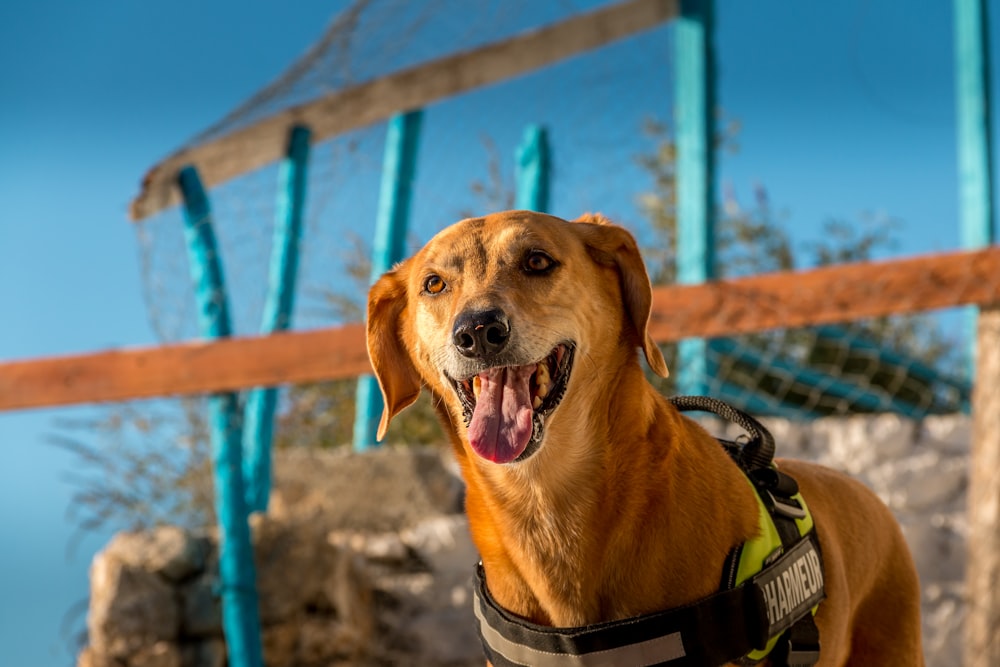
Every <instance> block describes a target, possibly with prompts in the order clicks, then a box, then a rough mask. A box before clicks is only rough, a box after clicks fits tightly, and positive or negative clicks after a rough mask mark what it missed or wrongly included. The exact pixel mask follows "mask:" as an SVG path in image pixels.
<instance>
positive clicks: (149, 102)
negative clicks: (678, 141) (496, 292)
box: [0, 0, 1000, 667]
mask: <svg viewBox="0 0 1000 667" xmlns="http://www.w3.org/2000/svg"><path fill="white" fill-rule="evenodd" d="M342 4H343V3H339V2H320V1H318V0H298V1H297V2H295V3H278V2H268V3H265V2H250V3H247V2H235V1H231V0H225V1H215V0H213V1H209V2H205V1H200V2H195V1H193V0H178V1H177V2H173V3H169V4H164V3H142V2H125V1H122V0H119V1H109V0H93V1H91V2H67V1H63V2H55V1H46V0H42V1H40V2H34V3H14V2H8V3H3V4H2V5H0V63H3V65H2V67H0V100H2V105H0V120H2V122H0V146H2V150H0V194H2V201H3V203H4V212H5V216H4V220H3V222H2V223H0V313H3V314H4V315H3V316H0V323H2V326H0V359H20V358H29V357H40V356H48V355H56V354H66V353H74V352H85V351H91V350H97V349H105V348H110V347H117V346H125V345H140V344H150V343H152V342H153V335H152V333H151V331H150V328H149V326H148V324H147V320H146V312H145V308H144V305H143V303H142V296H141V289H140V282H139V278H140V273H139V266H138V262H137V250H136V244H135V237H134V234H133V231H132V229H131V227H130V224H129V223H128V222H127V221H126V213H125V212H126V207H127V205H128V202H129V200H130V199H131V197H132V196H133V195H134V194H135V193H136V191H137V185H138V182H139V179H140V178H141V176H142V174H143V173H144V171H145V170H146V169H147V168H148V167H149V166H151V165H152V164H153V163H154V162H155V161H156V160H158V159H159V158H161V157H162V156H164V155H166V154H167V153H169V152H170V151H172V150H173V149H175V148H176V147H177V146H179V145H180V144H181V143H182V142H184V141H185V140H187V139H188V138H190V137H191V136H192V135H194V134H196V133H197V132H198V131H200V130H202V129H204V128H205V127H206V126H208V125H209V124H210V123H211V122H213V121H215V120H217V119H218V118H219V117H221V116H222V115H223V114H224V113H225V112H227V111H228V110H230V109H231V108H232V107H234V106H235V105H236V104H238V103H239V102H240V101H242V100H243V99H245V98H246V97H247V96H249V95H250V94H251V93H253V92H254V91H255V90H257V89H258V88H260V87H261V86H262V85H264V84H265V83H267V82H268V81H270V80H271V79H272V78H273V77H274V76H276V75H277V74H279V73H280V72H281V71H282V70H283V69H284V67H285V66H287V65H288V64H289V63H290V62H291V61H292V60H293V59H294V58H296V57H297V56H299V55H300V54H301V53H302V52H303V51H304V50H305V48H306V47H307V46H308V45H309V44H310V43H311V42H312V41H313V40H314V39H316V38H317V37H318V36H319V35H320V34H321V32H322V30H323V28H324V27H325V25H326V22H327V20H328V18H329V17H330V15H331V14H332V12H333V11H334V10H335V9H336V8H338V7H340V6H342ZM993 4H995V3H991V9H992V10H993V15H994V17H996V16H997V14H998V9H1000V8H997V7H995V6H992V5H993ZM292 6H294V11H290V10H289V7H292ZM718 7H719V17H718V41H719V61H720V62H719V64H720V78H719V87H720V103H721V105H722V106H723V107H724V109H725V111H726V113H727V115H729V116H731V117H735V118H738V119H739V120H740V121H741V123H742V126H743V131H742V134H741V136H740V146H741V148H740V151H739V153H737V154H735V155H727V156H725V157H724V158H723V161H722V165H721V181H722V183H723V184H728V185H730V186H731V187H733V188H734V189H735V190H736V191H737V192H738V193H739V194H740V196H741V197H742V198H743V199H744V200H749V199H750V198H751V194H752V189H753V187H754V184H756V183H764V184H766V185H767V187H768V189H769V192H770V195H771V199H772V201H773V202H774V204H775V205H776V206H778V207H779V208H782V209H785V210H786V211H787V225H788V227H789V228H790V230H791V231H792V233H793V235H794V236H795V237H796V238H797V239H799V240H805V239H808V238H810V237H814V236H815V233H816V230H817V229H818V223H819V222H820V221H822V220H824V219H827V218H830V217H843V218H849V219H857V216H858V215H859V214H860V213H861V212H864V211H869V212H873V213H886V214H891V215H894V216H897V217H899V218H901V219H903V220H904V221H905V222H906V227H905V228H904V236H903V243H902V247H901V248H900V249H899V251H900V252H904V253H917V252H930V251H938V250H949V249H954V248H956V247H957V246H958V231H957V198H956V188H955V178H956V176H955V139H954V103H953V97H952V94H953V93H952V87H953V71H952V69H953V66H952V61H951V58H952V51H953V47H952V33H951V10H950V7H949V3H945V2H941V3H922V4H921V6H920V9H919V10H918V9H916V8H915V6H914V5H912V4H910V3H899V2H896V1H894V0H849V1H844V2H840V3H832V4H831V3H827V4H826V5H823V6H822V8H820V5H817V4H815V3H787V2H779V1H778V0H766V1H764V0H761V1H759V2H754V3H748V2H742V1H739V0H724V1H720V2H719V3H718ZM994 23H995V21H994ZM993 28H994V33H995V32H996V30H995V28H996V26H995V25H994V26H993ZM998 70H1000V68H997V67H994V72H996V71H998ZM572 213H574V214H575V213H576V212H572ZM82 411H83V410H82V409H63V410H44V411H31V412H24V413H14V414H4V413H0V454H2V456H3V461H4V463H3V465H2V466H0V531H2V532H0V535H2V537H0V664H2V665H5V666H6V665H13V666H19V665H23V666H27V667H34V666H46V665H66V664H68V663H69V662H70V660H71V658H70V656H69V653H68V652H67V651H66V649H65V647H64V643H63V640H62V639H61V637H60V624H61V622H62V619H63V617H64V614H65V613H66V612H67V611H68V610H69V609H70V608H71V606H72V605H73V604H74V603H76V602H78V601H80V600H82V599H83V598H84V596H85V595H86V586H87V581H86V568H87V564H88V563H89V560H90V558H91V556H92V554H93V553H94V551H95V550H96V549H98V548H99V547H100V546H101V544H103V542H104V541H105V540H106V539H107V535H106V534H105V535H94V536H91V537H89V538H88V539H85V540H84V541H83V543H81V544H80V545H79V547H78V548H77V549H75V550H74V551H72V552H71V553H70V554H69V555H67V546H68V543H69V536H70V534H71V532H72V524H71V523H70V522H69V521H68V520H67V519H66V517H65V512H66V509H67V504H68V502H69V497H70V493H71V492H72V486H71V485H70V484H69V483H68V482H67V481H66V480H65V477H66V474H67V473H68V472H69V469H70V467H71V466H72V460H71V459H70V458H69V456H68V455H66V454H64V453H63V452H61V451H60V450H58V449H56V448H54V447H52V446H51V445H49V444H47V442H46V439H47V437H48V435H49V434H50V433H51V432H52V431H53V430H54V426H53V425H54V422H55V421H56V420H57V419H60V418H65V417H71V416H74V415H78V414H81V412H82Z"/></svg>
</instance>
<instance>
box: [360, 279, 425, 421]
mask: <svg viewBox="0 0 1000 667" xmlns="http://www.w3.org/2000/svg"><path fill="white" fill-rule="evenodd" d="M407 273H408V269H407V262H404V263H402V264H399V265H397V266H396V268H394V269H393V270H392V271H389V272H388V273H386V274H385V275H383V276H382V277H381V278H379V279H378V282H376V283H375V284H374V285H372V288H371V290H370V291H369V292H368V329H367V339H368V358H369V359H371V362H372V368H373V369H374V370H375V377H376V378H377V379H378V385H379V388H380V389H381V390H382V398H383V399H384V401H385V409H384V410H383V411H382V420H381V421H380V422H379V425H378V435H377V438H378V439H379V440H381V439H382V438H383V437H384V436H385V432H386V430H387V429H388V428H389V422H390V421H391V420H392V418H393V417H395V416H396V415H397V414H399V412H400V411H402V410H403V409H404V408H407V407H409V406H410V405H412V404H413V402H414V401H416V400H417V397H418V396H420V375H419V374H418V373H417V369H416V367H415V366H414V365H413V361H412V360H411V359H410V354H409V352H407V350H406V347H405V346H404V344H403V338H402V332H403V325H404V324H405V322H406V318H407V311H406V276H407Z"/></svg>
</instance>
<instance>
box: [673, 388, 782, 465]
mask: <svg viewBox="0 0 1000 667" xmlns="http://www.w3.org/2000/svg"><path fill="white" fill-rule="evenodd" d="M667 400H669V401H670V402H671V403H672V404H673V406H674V407H675V408H677V409H678V410H680V411H681V412H696V411H697V412H710V413H712V414H714V415H717V416H719V417H722V418H723V419H725V420H727V421H730V422H732V423H734V424H736V425H737V426H739V427H740V428H742V429H743V430H744V431H746V432H747V434H748V435H749V436H750V442H748V443H747V444H746V445H744V446H743V448H742V449H741V450H740V458H741V459H742V460H743V462H744V463H745V464H746V467H747V469H748V470H755V469H758V468H769V467H770V466H771V462H772V461H773V460H774V437H773V436H772V435H771V432H770V431H768V430H767V429H766V428H764V425H763V424H761V423H760V422H759V421H757V420H756V419H754V418H753V417H752V416H750V415H748V414H747V413H745V412H743V411H742V410H740V409H739V408H734V407H733V406H731V405H729V404H728V403H725V402H723V401H720V400H718V399H715V398H710V397H708V396H671V397H670V398H669V399H667Z"/></svg>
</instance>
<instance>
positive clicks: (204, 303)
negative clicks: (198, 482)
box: [178, 167, 263, 667]
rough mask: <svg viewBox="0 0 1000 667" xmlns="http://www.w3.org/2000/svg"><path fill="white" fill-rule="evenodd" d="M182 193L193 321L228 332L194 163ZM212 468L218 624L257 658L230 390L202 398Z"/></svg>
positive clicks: (240, 655) (230, 648)
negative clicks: (195, 312) (194, 307)
mask: <svg viewBox="0 0 1000 667" xmlns="http://www.w3.org/2000/svg"><path fill="white" fill-rule="evenodd" d="M178 185H179V186H180V190H181V193H182V195H183V198H184V237H185V240H186V242H187V252H188V259H189V262H190V265H191V278H192V280H193V281H194V286H195V300H196V302H197V305H198V325H199V328H200V330H201V335H202V336H204V337H205V338H225V337H227V336H229V335H230V334H231V333H232V329H231V325H230V322H229V305H228V302H227V298H226V289H225V284H224V282H223V279H222V263H221V261H220V260H219V252H218V248H217V246H216V243H215V233H214V231H213V230H212V213H211V209H210V207H209V203H208V196H207V195H206V194H205V190H204V188H203V187H202V184H201V179H200V178H199V176H198V172H197V171H196V170H195V169H194V167H185V168H184V169H182V170H181V172H180V174H179V175H178ZM208 410H209V429H210V433H211V438H212V456H213V467H214V473H215V509H216V513H217V514H218V520H219V541H220V544H219V550H220V554H219V578H220V580H221V587H222V627H223V632H224V633H225V637H226V650H227V652H228V654H229V665H230V666H231V667H260V666H261V665H262V664H263V659H262V657H261V656H262V654H261V640H260V618H259V616H258V610H257V586H256V572H255V569H254V562H253V549H252V547H251V544H250V526H249V524H248V523H247V509H246V500H245V497H244V495H243V467H242V461H241V458H242V456H241V451H240V449H241V447H240V432H241V430H242V428H241V424H240V409H239V397H238V396H237V395H236V394H235V393H232V392H224V393H218V394H214V395H212V396H210V397H209V399H208Z"/></svg>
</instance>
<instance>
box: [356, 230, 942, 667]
mask: <svg viewBox="0 0 1000 667" xmlns="http://www.w3.org/2000/svg"><path fill="white" fill-rule="evenodd" d="M650 303H651V292H650V284H649V279H648V277H647V275H646V271H645V268H644V266H643V264H642V260H641V258H640V255H639V252H638V249H637V247H636V243H635V241H634V239H633V238H632V236H631V235H630V234H629V233H628V232H627V231H626V230H625V229H623V228H621V227H618V226H616V225H612V224H609V223H607V222H606V221H605V220H603V219H602V218H600V217H598V216H587V217H585V218H583V219H581V220H580V221H576V222H566V221H563V220H560V219H558V218H554V217H551V216H548V215H542V214H538V213H531V212H526V211H513V212H506V213H497V214H494V215H489V216H486V217H484V218H474V219H469V220H463V221H461V222H459V223H457V224H455V225H453V226H451V227H449V228H447V229H445V230H444V231H442V232H441V233H439V234H438V235H437V236H435V237H434V238H433V239H432V240H431V241H430V242H429V243H428V244H427V245H426V246H425V247H424V248H423V249H422V250H420V251H419V252H418V253H417V254H416V255H415V256H414V257H412V258H410V259H408V260H406V261H404V262H402V263H401V264H399V265H398V266H396V267H395V268H394V269H393V270H392V271H390V272H388V273H387V274H385V275H384V276H383V277H382V278H381V279H380V280H379V281H378V282H377V283H376V284H375V285H374V287H373V288H372V290H371V293H370V298H369V303H368V349H369V353H370V356H371V360H372V365H373V367H374V369H375V373H376V375H377V377H378V380H379V383H380V385H381V387H382V392H383V395H384V398H385V413H384V414H383V416H382V423H381V425H380V427H379V437H380V438H381V437H382V435H383V434H384V432H385V430H386V428H387V426H388V424H389V421H390V420H391V419H392V417H393V416H394V415H396V414H397V413H398V412H399V411H400V410H402V409H404V408H406V407H407V406H408V405H410V404H411V403H413V401H415V400H416V398H417V396H418V394H419V392H420V389H421V387H426V388H427V389H428V390H429V391H430V393H431V395H432V397H433V400H434V404H435V406H436V407H437V411H438V413H439V416H440V418H441V421H442V422H443V424H444V428H445V430H446V431H447V433H448V434H449V436H450V438H451V440H452V442H453V445H454V449H455V453H456V456H457V458H458V461H459V463H460V466H461V469H462V473H463V476H464V478H465V481H466V484H467V487H468V490H467V503H466V504H467V511H468V515H469V524H470V527H471V530H472V535H473V538H474V541H475V543H476V546H477V547H478V549H479V552H480V555H481V557H482V562H483V567H484V569H485V574H486V581H487V584H488V588H489V590H490V592H492V594H493V597H494V598H495V600H496V601H497V602H498V603H499V604H500V605H501V606H502V607H503V608H505V609H506V610H508V611H509V612H511V613H513V614H516V615H518V616H520V617H523V618H525V619H527V620H529V621H532V622H534V623H537V624H541V625H551V626H580V625H585V624H592V623H599V622H603V621H609V620H614V619H621V618H626V617H630V616H635V615H638V614H644V613H648V612H654V611H657V610H663V609H670V608H674V607H680V606H682V605H686V604H689V603H691V602H693V601H695V600H698V599H700V598H703V597H705V596H708V595H710V594H712V593H713V592H715V591H716V590H717V589H718V587H719V581H720V573H721V571H722V568H723V563H724V561H725V559H726V556H727V554H729V553H730V551H731V550H732V549H733V548H734V547H735V546H737V545H739V544H741V543H743V542H745V541H747V540H749V539H750V538H752V537H754V536H755V535H756V534H758V532H759V530H760V527H759V517H758V511H757V503H756V500H755V499H754V497H753V495H754V492H753V490H752V488H751V486H750V485H749V484H747V482H746V478H745V477H744V476H743V473H742V472H741V471H740V470H739V468H738V467H737V466H736V465H735V464H734V463H733V462H732V461H731V460H730V458H729V457H728V456H727V455H726V453H725V452H724V450H723V449H722V447H720V446H719V445H718V443H717V442H716V441H715V440H714V439H713V438H712V437H711V436H710V435H709V434H708V433H707V432H705V431H704V430H703V429H702V428H701V427H700V426H698V425H697V424H696V423H695V422H693V421H691V420H689V419H687V418H685V417H682V416H681V415H680V414H679V413H678V411H677V410H676V409H675V408H674V407H673V406H672V405H670V404H669V403H668V402H667V401H666V400H665V399H664V398H663V397H662V396H661V395H660V394H658V393H657V392H656V391H655V390H654V389H653V387H652V386H651V385H650V384H649V383H648V382H647V381H646V379H645V378H644V376H643V371H642V367H641V366H640V364H639V360H638V357H637V355H636V348H637V347H639V348H642V350H643V352H644V353H645V357H646V361H647V362H648V364H649V367H650V368H651V369H652V370H653V371H654V372H656V373H658V374H660V375H662V376H666V374H667V368H666V365H665V364H664V361H663V357H662V355H661V353H660V351H659V349H658V348H657V346H656V345H655V343H654V342H653V341H652V339H651V338H650V337H649V335H648V334H647V332H646V325H647V321H648V319H649V312H650ZM780 465H781V469H782V470H783V471H785V472H787V473H789V474H790V475H792V476H793V477H794V478H795V479H796V480H797V481H798V483H799V486H800V488H801V491H802V495H803V497H804V498H805V499H806V501H807V502H808V504H809V506H810V508H811V510H812V514H813V517H814V519H815V523H816V530H817V534H818V539H819V543H820V546H821V551H822V557H823V562H824V567H825V578H826V592H827V599H826V600H825V601H824V602H823V603H822V604H821V605H820V608H819V612H818V614H817V615H816V623H817V625H818V627H819V630H820V638H821V641H822V652H821V658H820V664H821V665H848V664H849V665H866V666H871V665H907V666H909V665H922V664H923V657H922V650H921V639H920V599H919V598H920V596H919V589H918V581H917V575H916V572H915V570H914V566H913V562H912V559H911V557H910V554H909V552H908V550H907V547H906V544H905V542H904V540H903V537H902V534H901V532H900V530H899V528H898V526H897V525H896V522H895V520H894V519H893V517H892V515H891V514H890V513H889V511H888V510H887V508H886V507H885V506H884V505H883V504H882V503H881V502H880V501H879V500H878V498H877V497H876V496H875V495H874V494H873V493H871V492H870V491H869V490H868V489H866V488H865V487H864V486H862V485H861V484H859V483H857V482H855V481H853V480H851V479H849V478H847V477H845V476H844V475H841V474H838V473H836V472H832V471H830V470H827V469H824V468H821V467H818V466H815V465H811V464H806V463H802V462H795V461H782V462H781V463H780Z"/></svg>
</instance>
